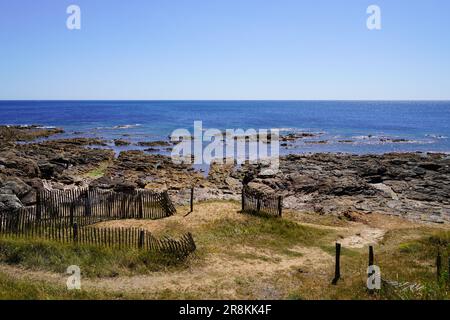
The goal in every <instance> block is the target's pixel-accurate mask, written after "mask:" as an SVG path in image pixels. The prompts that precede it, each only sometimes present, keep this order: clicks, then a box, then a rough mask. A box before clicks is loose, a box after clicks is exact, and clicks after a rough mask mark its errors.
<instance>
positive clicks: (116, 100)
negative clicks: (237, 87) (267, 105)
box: [0, 99, 450, 102]
mask: <svg viewBox="0 0 450 320" xmlns="http://www.w3.org/2000/svg"><path fill="white" fill-rule="evenodd" d="M74 101H77V102H83V101H86V102H88V101H89V102H90V101H94V102H162V101H167V102H182V101H200V102H202V101H204V102H209V101H211V102H214V101H217V102H219V101H231V102H232V101H249V102H252V101H261V102H264V101H268V102H269V101H273V102H276V101H280V102H282V101H285V102H302V101H305V102H309V101H316V102H321V101H323V102H326V101H342V102H450V99H0V102H74Z"/></svg>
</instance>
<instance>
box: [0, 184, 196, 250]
mask: <svg viewBox="0 0 450 320" xmlns="http://www.w3.org/2000/svg"><path fill="white" fill-rule="evenodd" d="M175 212H176V210H175V207H174V205H173V203H172V201H171V200H170V198H169V196H168V194H167V192H162V193H157V192H153V191H149V190H137V191H134V192H132V193H118V192H113V191H103V190H98V189H75V190H69V191H59V190H52V191H42V192H39V193H38V194H37V196H36V206H33V207H27V208H23V209H20V210H18V211H16V212H9V213H0V236H3V237H16V238H17V237H21V238H43V239H48V240H56V241H61V242H71V243H77V244H91V245H101V246H106V247H118V248H137V249H145V250H153V251H160V252H167V253H173V254H177V255H188V254H189V253H190V252H193V251H194V250H195V249H196V247H195V242H194V239H193V237H192V235H191V234H190V233H186V234H184V235H183V236H182V237H181V238H179V239H171V238H167V237H165V238H161V239H157V238H155V237H154V236H153V235H152V234H151V233H150V232H147V231H145V230H140V229H136V228H101V227H96V226H93V225H94V224H96V223H99V222H102V221H109V220H118V219H161V218H165V217H168V216H171V215H173V214H174V213H175Z"/></svg>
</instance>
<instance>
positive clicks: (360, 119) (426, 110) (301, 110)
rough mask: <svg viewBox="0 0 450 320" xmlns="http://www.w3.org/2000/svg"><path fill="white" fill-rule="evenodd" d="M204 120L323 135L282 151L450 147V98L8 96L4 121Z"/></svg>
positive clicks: (113, 128) (143, 137)
mask: <svg viewBox="0 0 450 320" xmlns="http://www.w3.org/2000/svg"><path fill="white" fill-rule="evenodd" d="M196 120H201V121H203V127H204V128H205V129H207V128H217V129H221V130H223V129H237V128H242V129H248V128H255V129H270V128H279V129H282V130H284V131H285V132H286V133H287V132H294V131H302V132H313V133H321V136H320V137H318V138H316V139H309V140H311V141H310V142H312V143H304V142H298V143H296V144H294V145H290V146H288V147H287V148H282V150H281V152H282V153H303V152H339V151H340V152H352V153H359V154H361V153H384V152H392V151H433V152H450V139H449V137H450V101H447V102H442V101H441V102H421V101H420V102H419V101H412V102H410V101H408V102H406V101H405V102H397V101H396V102H389V101H382V102H380V101H372V102H367V101H364V102H359V101H0V124H11V125H12V124H14V125H26V124H39V125H43V126H55V127H62V128H64V129H65V130H66V133H65V134H63V135H62V136H60V137H76V136H89V137H101V138H105V139H108V140H113V139H119V138H121V139H127V140H130V141H132V142H138V141H150V140H161V139H166V138H167V136H168V135H169V134H170V133H171V132H172V131H173V130H174V129H177V128H187V129H189V130H190V131H191V132H192V130H193V124H194V121H196ZM389 139H391V140H392V139H404V140H402V141H401V142H398V141H399V140H397V142H392V141H390V140H389ZM307 140H308V139H307ZM314 140H321V141H327V143H314ZM344 140H345V141H344ZM128 148H130V147H128Z"/></svg>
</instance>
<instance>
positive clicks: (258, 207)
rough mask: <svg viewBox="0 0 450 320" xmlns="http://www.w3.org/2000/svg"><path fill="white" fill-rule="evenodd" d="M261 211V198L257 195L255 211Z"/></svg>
mask: <svg viewBox="0 0 450 320" xmlns="http://www.w3.org/2000/svg"><path fill="white" fill-rule="evenodd" d="M260 211H261V198H260V197H259V196H258V198H257V199H256V212H258V213H259V212H260Z"/></svg>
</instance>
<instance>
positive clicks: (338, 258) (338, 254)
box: [331, 243, 341, 285]
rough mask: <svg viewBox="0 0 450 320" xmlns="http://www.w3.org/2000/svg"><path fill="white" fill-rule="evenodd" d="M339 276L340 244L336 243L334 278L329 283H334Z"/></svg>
mask: <svg viewBox="0 0 450 320" xmlns="http://www.w3.org/2000/svg"><path fill="white" fill-rule="evenodd" d="M340 278H341V244H340V243H336V265H335V269H334V279H333V281H332V282H331V284H333V285H336V284H337V282H338V280H339V279H340Z"/></svg>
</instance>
